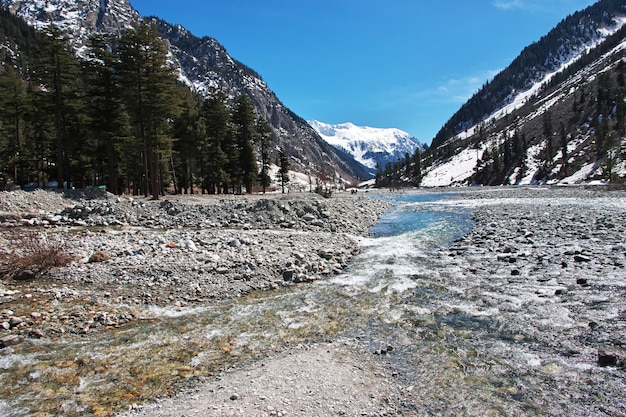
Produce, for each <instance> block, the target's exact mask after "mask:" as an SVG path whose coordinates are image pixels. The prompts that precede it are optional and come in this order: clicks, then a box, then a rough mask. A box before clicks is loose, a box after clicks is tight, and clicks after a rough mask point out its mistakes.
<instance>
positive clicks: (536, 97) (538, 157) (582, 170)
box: [385, 0, 626, 187]
mask: <svg viewBox="0 0 626 417" xmlns="http://www.w3.org/2000/svg"><path fill="white" fill-rule="evenodd" d="M625 22H626V6H625V5H624V4H623V2H621V1H612V0H602V1H599V2H598V3H596V4H595V5H593V6H591V7H589V8H587V9H585V10H583V11H581V12H577V13H575V14H573V15H571V16H569V17H567V18H566V19H564V20H563V21H562V22H561V23H559V25H557V26H556V27H555V28H554V29H553V30H552V31H550V32H549V33H548V34H547V35H546V36H544V37H542V38H541V39H540V40H539V41H538V42H536V43H534V44H532V45H530V46H528V47H527V48H525V49H524V50H523V51H522V52H521V53H520V55H519V56H518V57H517V58H516V59H515V60H514V61H513V62H512V63H511V65H510V66H509V67H507V68H506V69H505V70H503V71H502V72H501V73H499V74H498V75H496V77H494V79H493V80H492V81H490V82H488V83H486V84H485V85H484V86H483V88H482V89H481V90H480V91H478V92H477V93H476V94H475V95H474V96H473V97H472V98H471V99H470V100H469V101H468V102H466V103H465V104H464V105H463V106H462V107H461V108H460V109H459V111H458V112H456V113H455V114H454V115H453V116H452V117H451V118H450V120H449V121H448V122H447V123H446V124H445V126H444V127H443V128H442V129H441V131H440V132H439V133H438V134H437V136H436V137H435V138H434V139H433V142H432V146H431V148H430V149H429V150H428V152H426V153H425V154H423V155H422V161H421V165H422V170H421V176H420V178H415V177H412V176H411V175H408V176H407V174H406V173H407V172H409V173H410V172H412V170H410V169H409V170H407V169H405V168H404V167H402V166H401V167H398V169H397V170H396V171H395V172H392V173H389V174H388V176H387V178H386V179H385V182H386V183H392V184H398V185H400V184H407V183H411V184H415V183H418V184H420V185H421V186H425V187H436V186H450V185H453V186H455V185H456V186H458V185H503V184H520V185H523V184H556V183H561V184H565V183H567V184H572V183H583V182H584V183H590V182H594V181H597V182H606V181H612V182H621V181H623V180H624V177H625V175H626V167H625V166H624V163H625V162H624V161H625V160H626V155H625V154H624V136H625V133H626V130H625V128H624V126H625V119H624V115H625V113H626V110H625V106H626V105H625V103H624V97H626V89H625V86H624V62H623V61H624V59H625V56H624V55H625V44H624V41H625V39H626V30H625V29H624V23H625Z"/></svg>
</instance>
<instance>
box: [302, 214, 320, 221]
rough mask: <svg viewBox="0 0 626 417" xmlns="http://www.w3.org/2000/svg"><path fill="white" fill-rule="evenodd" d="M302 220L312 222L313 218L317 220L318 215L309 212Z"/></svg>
mask: <svg viewBox="0 0 626 417" xmlns="http://www.w3.org/2000/svg"><path fill="white" fill-rule="evenodd" d="M302 220H304V221H305V222H312V221H313V220H317V217H315V215H314V214H313V213H307V214H305V215H304V216H302Z"/></svg>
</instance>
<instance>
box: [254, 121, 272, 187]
mask: <svg viewBox="0 0 626 417" xmlns="http://www.w3.org/2000/svg"><path fill="white" fill-rule="evenodd" d="M271 133H272V129H271V128H270V125H269V124H268V123H267V121H266V120H265V119H263V118H261V117H259V118H258V119H257V123H256V137H257V140H256V141H257V142H258V143H259V147H260V148H261V172H259V182H260V183H261V187H262V189H263V194H265V189H266V188H267V187H269V186H270V184H271V183H272V179H271V178H270V175H269V171H270V164H271V159H270V158H271V155H270V134H271Z"/></svg>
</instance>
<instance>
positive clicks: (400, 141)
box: [308, 120, 421, 174]
mask: <svg viewBox="0 0 626 417" xmlns="http://www.w3.org/2000/svg"><path fill="white" fill-rule="evenodd" d="M308 123H309V124H310V125H311V126H312V127H313V129H315V130H316V131H317V133H318V134H319V135H320V136H321V137H322V139H324V140H325V141H326V142H328V143H329V144H331V145H332V146H334V147H335V148H337V149H340V150H342V151H344V152H347V153H349V154H350V155H352V156H353V157H354V159H355V160H357V161H358V162H360V163H361V164H363V165H365V166H366V167H368V168H369V172H370V174H374V173H375V172H376V165H380V166H381V167H385V166H386V165H387V164H388V163H389V162H396V161H398V160H400V159H403V158H404V157H405V154H407V153H408V154H410V155H413V153H415V149H416V148H417V147H419V146H421V144H420V142H419V141H418V140H417V139H416V138H415V137H413V136H412V135H411V134H410V133H407V132H404V131H402V130H400V129H396V128H378V127H369V126H357V125H355V124H354V123H351V122H346V123H340V124H328V123H324V122H320V121H318V120H310V121H309V122H308Z"/></svg>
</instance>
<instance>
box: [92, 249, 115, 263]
mask: <svg viewBox="0 0 626 417" xmlns="http://www.w3.org/2000/svg"><path fill="white" fill-rule="evenodd" d="M110 260H111V256H109V254H108V253H106V252H105V251H101V250H99V251H96V252H94V253H93V254H92V255H91V256H90V257H89V263H98V262H106V261H110Z"/></svg>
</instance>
